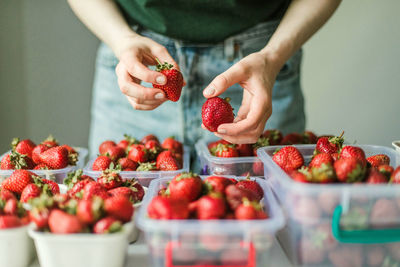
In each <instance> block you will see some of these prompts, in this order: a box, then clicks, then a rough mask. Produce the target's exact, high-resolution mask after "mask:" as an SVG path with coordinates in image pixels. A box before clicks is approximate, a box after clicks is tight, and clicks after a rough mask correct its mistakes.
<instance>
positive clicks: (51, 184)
mask: <svg viewBox="0 0 400 267" xmlns="http://www.w3.org/2000/svg"><path fill="white" fill-rule="evenodd" d="M41 181H42V183H44V184H47V185H48V186H49V188H50V191H51V193H52V194H53V195H57V194H60V187H59V186H58V184H57V183H56V182H54V181H52V180H48V179H42V180H41Z"/></svg>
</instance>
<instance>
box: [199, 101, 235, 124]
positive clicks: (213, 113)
mask: <svg viewBox="0 0 400 267" xmlns="http://www.w3.org/2000/svg"><path fill="white" fill-rule="evenodd" d="M229 101H230V99H229V98H228V97H227V98H225V99H222V98H220V97H211V98H209V99H207V101H206V102H205V103H204V104H203V107H202V109H201V117H202V120H203V125H204V126H205V127H206V128H207V129H208V130H209V131H210V132H216V131H217V129H218V126H220V125H221V124H224V123H232V122H233V119H234V117H235V116H234V114H233V108H232V106H231V105H230V104H229Z"/></svg>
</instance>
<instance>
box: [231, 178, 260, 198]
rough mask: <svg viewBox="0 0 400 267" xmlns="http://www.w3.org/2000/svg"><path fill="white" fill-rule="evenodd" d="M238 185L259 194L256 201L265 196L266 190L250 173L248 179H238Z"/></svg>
mask: <svg viewBox="0 0 400 267" xmlns="http://www.w3.org/2000/svg"><path fill="white" fill-rule="evenodd" d="M236 187H239V188H244V189H247V190H249V191H251V192H253V193H254V194H255V195H256V196H257V198H256V201H260V200H261V199H262V198H263V197H264V190H263V189H262V187H261V186H260V185H259V184H258V183H257V182H256V181H255V180H251V179H250V175H248V176H247V177H246V179H244V180H240V181H238V182H237V184H236Z"/></svg>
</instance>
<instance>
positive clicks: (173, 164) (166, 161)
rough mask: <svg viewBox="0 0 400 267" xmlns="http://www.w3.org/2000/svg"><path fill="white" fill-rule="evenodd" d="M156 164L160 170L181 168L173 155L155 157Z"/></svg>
mask: <svg viewBox="0 0 400 267" xmlns="http://www.w3.org/2000/svg"><path fill="white" fill-rule="evenodd" d="M166 152H168V151H166ZM156 166H157V169H159V170H160V171H176V170H179V169H180V168H181V166H180V164H179V163H178V161H177V160H176V159H175V157H173V156H170V157H167V156H163V157H161V158H159V157H157V162H156Z"/></svg>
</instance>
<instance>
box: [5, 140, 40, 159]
mask: <svg viewBox="0 0 400 267" xmlns="http://www.w3.org/2000/svg"><path fill="white" fill-rule="evenodd" d="M11 146H12V150H13V151H16V152H18V153H19V154H21V155H25V156H28V157H30V158H32V150H33V149H34V148H35V146H36V145H35V143H33V142H32V141H31V140H29V139H25V140H22V141H20V140H19V138H14V139H13V140H12V142H11Z"/></svg>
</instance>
